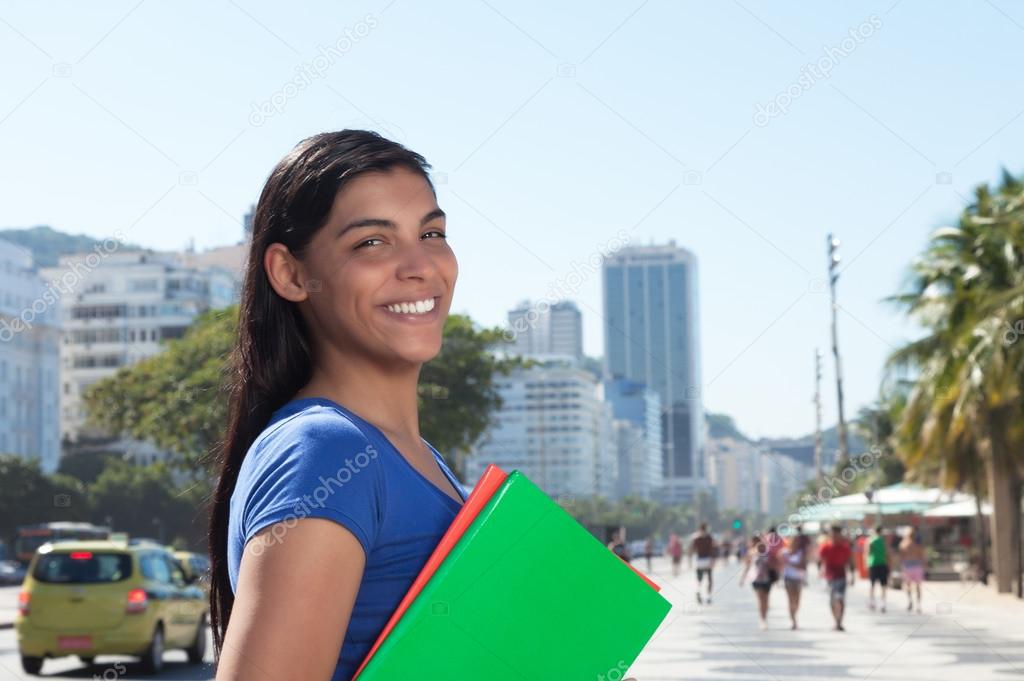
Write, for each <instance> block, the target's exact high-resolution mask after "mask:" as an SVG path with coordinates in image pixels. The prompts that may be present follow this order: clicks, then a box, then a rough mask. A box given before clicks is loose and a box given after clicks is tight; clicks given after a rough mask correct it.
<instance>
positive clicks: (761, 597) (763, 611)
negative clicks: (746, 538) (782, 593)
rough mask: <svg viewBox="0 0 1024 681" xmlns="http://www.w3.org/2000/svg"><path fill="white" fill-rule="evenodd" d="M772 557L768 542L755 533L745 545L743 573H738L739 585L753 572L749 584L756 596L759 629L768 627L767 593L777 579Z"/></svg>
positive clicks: (762, 629)
mask: <svg viewBox="0 0 1024 681" xmlns="http://www.w3.org/2000/svg"><path fill="white" fill-rule="evenodd" d="M773 560H774V558H773V557H772V554H771V553H770V552H769V550H768V544H767V542H766V541H765V540H764V538H763V537H762V536H761V535H758V534H755V535H753V536H752V537H751V538H750V542H749V544H748V545H747V553H746V555H745V556H744V560H743V573H742V574H740V581H739V584H740V586H743V583H744V582H745V581H746V579H747V574H749V573H750V572H751V571H753V573H754V579H753V580H752V581H751V583H750V585H751V586H752V587H754V594H755V595H756V596H757V614H758V617H759V619H760V626H761V631H764V630H766V629H767V628H768V594H769V593H770V592H771V590H772V585H773V584H774V583H775V581H776V579H778V577H777V575H778V573H777V572H776V571H775V566H774V565H773Z"/></svg>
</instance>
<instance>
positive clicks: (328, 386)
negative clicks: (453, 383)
mask: <svg viewBox="0 0 1024 681" xmlns="http://www.w3.org/2000/svg"><path fill="white" fill-rule="evenodd" d="M419 373H420V365H409V366H408V367H405V368H403V369H400V370H392V371H385V370H382V369H381V368H380V367H379V366H376V365H371V364H368V363H367V364H364V363H357V362H352V361H351V359H349V361H347V362H345V363H344V365H336V366H334V367H323V368H322V369H318V370H315V371H314V372H313V377H312V378H311V379H310V381H309V383H307V384H306V385H305V386H304V387H303V388H301V389H300V390H299V391H298V392H297V393H296V394H295V397H296V398H302V397H326V398H328V399H330V400H333V401H335V402H337V403H338V404H340V405H342V406H343V407H345V408H346V409H350V410H351V411H353V412H355V413H356V414H358V415H359V416H360V417H362V418H363V419H365V420H367V421H369V422H370V423H372V424H373V425H375V426H377V427H378V428H379V429H380V430H381V431H383V432H384V434H385V435H387V436H388V437H389V438H397V439H402V440H409V441H411V442H418V441H419V439H420V428H419V409H418V406H419V405H418V400H417V392H416V386H417V384H418V382H419Z"/></svg>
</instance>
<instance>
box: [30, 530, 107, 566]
mask: <svg viewBox="0 0 1024 681" xmlns="http://www.w3.org/2000/svg"><path fill="white" fill-rule="evenodd" d="M62 539H110V528H109V527H102V526H100V525H93V524H92V523H71V522H55V523H39V524H38V525H22V526H21V527H19V528H17V530H16V531H15V535H14V559H15V560H16V561H18V562H19V563H21V564H22V565H28V562H29V561H30V560H32V556H33V555H34V554H35V552H36V549H38V548H39V547H40V546H42V545H43V544H45V543H47V542H53V541H61V540H62Z"/></svg>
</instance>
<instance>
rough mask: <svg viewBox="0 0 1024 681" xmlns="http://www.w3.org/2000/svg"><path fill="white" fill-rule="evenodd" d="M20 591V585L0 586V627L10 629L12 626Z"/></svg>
mask: <svg viewBox="0 0 1024 681" xmlns="http://www.w3.org/2000/svg"><path fill="white" fill-rule="evenodd" d="M20 592H21V587H20V586H0V629H10V628H11V627H13V626H14V616H15V615H16V614H17V613H18V593H20Z"/></svg>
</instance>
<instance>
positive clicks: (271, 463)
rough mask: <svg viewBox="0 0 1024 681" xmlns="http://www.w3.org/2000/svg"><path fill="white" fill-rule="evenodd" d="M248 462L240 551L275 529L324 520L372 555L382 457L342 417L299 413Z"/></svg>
mask: <svg viewBox="0 0 1024 681" xmlns="http://www.w3.org/2000/svg"><path fill="white" fill-rule="evenodd" d="M250 457H252V461H250V460H249V458H250ZM246 459H247V460H246V461H245V463H249V464H252V468H251V469H250V471H248V472H249V473H250V474H251V475H252V478H251V479H250V484H249V494H248V496H247V498H246V499H245V502H244V507H243V510H242V535H243V537H242V539H243V545H244V544H245V543H248V541H249V540H250V539H251V538H252V537H253V535H255V534H256V533H257V532H259V531H260V530H262V529H263V528H265V527H267V526H269V525H272V524H274V523H283V524H284V525H283V528H282V531H283V532H286V531H287V528H288V527H290V526H293V525H294V523H295V522H297V521H298V520H301V519H303V518H325V519H328V520H333V521H334V522H336V523H338V524H340V525H342V526H343V527H345V528H346V529H348V530H349V531H350V532H352V534H354V535H355V537H356V538H357V539H358V540H359V543H360V544H361V545H362V547H363V551H364V552H365V553H366V555H369V554H370V550H371V549H372V547H373V545H374V542H375V540H376V537H377V533H378V531H379V528H380V525H381V522H382V519H383V512H382V509H383V506H384V504H383V495H384V486H383V475H382V474H381V470H380V467H381V461H380V455H379V453H378V451H377V449H376V448H375V447H374V446H373V444H372V443H371V442H370V441H369V440H368V439H367V438H366V436H365V435H364V434H363V433H362V431H360V430H359V428H358V427H357V426H356V425H355V424H353V423H352V422H351V421H350V420H349V419H348V418H347V417H346V416H344V415H342V414H340V413H338V412H336V411H334V410H329V409H314V410H309V411H304V412H301V413H299V414H298V415H296V416H295V417H294V418H292V419H290V420H289V421H288V422H286V423H283V424H282V425H281V427H279V428H278V429H276V430H275V431H274V432H273V433H271V434H270V435H269V436H268V437H266V438H265V439H264V440H263V441H262V442H261V443H260V445H259V447H258V448H257V449H255V450H254V451H252V452H250V453H249V456H248V457H246Z"/></svg>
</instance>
